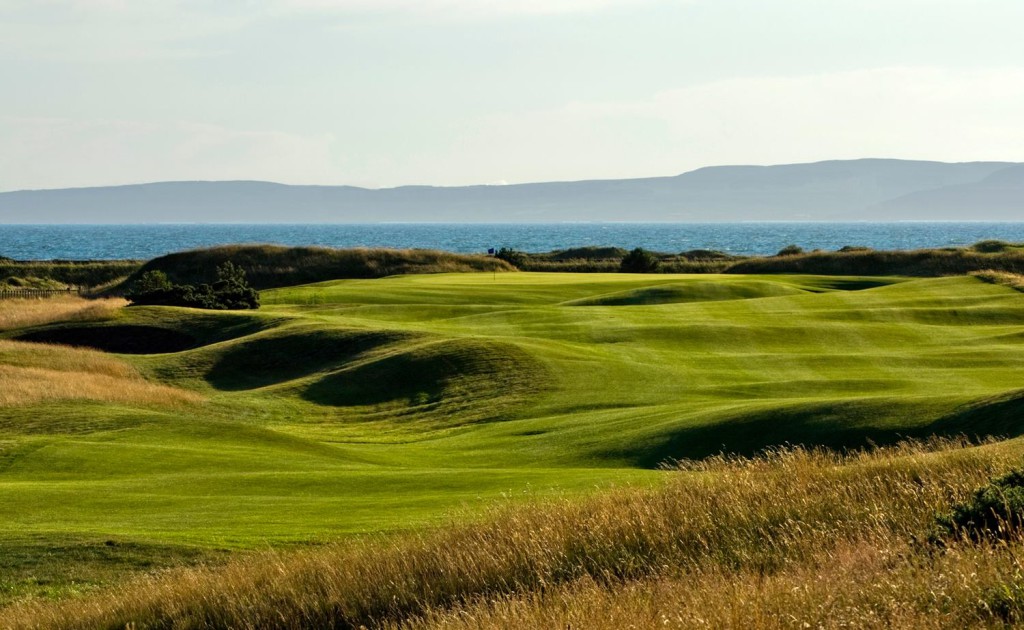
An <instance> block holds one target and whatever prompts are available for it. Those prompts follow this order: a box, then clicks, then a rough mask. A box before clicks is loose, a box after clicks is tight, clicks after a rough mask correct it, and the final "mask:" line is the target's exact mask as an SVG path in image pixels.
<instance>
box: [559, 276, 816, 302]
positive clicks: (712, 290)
mask: <svg viewBox="0 0 1024 630" xmlns="http://www.w3.org/2000/svg"><path fill="white" fill-rule="evenodd" d="M800 293H803V291H801V290H800V289H798V288H796V287H793V286H788V285H785V284H780V283H777V282H759V281H750V282H721V281H703V282H702V281H692V282H686V283H680V284H663V285H659V286H655V287H644V288H642V289H633V290H630V291H622V292H619V293H612V294H609V295H601V296H598V297H593V298H586V299H583V300H574V301H571V302H567V303H566V305H567V306H629V305H638V304H676V303H683V302H710V301H716V300H749V299H754V298H765V297H778V296H780V295H799V294H800Z"/></svg>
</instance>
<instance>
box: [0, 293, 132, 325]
mask: <svg viewBox="0 0 1024 630" xmlns="http://www.w3.org/2000/svg"><path fill="white" fill-rule="evenodd" d="M126 304H127V302H125V301H124V300H123V299H121V298H108V299H102V300H87V299H85V298H81V297H78V296H56V297H47V298H40V299H13V300H3V301H0V331H4V330H12V329H15V328H28V327H30V326H40V325H42V324H49V323H52V322H60V321H94V320H101V319H107V318H110V317H112V316H113V315H114V314H115V313H116V312H117V310H118V309H119V308H121V307H123V306H125V305H126Z"/></svg>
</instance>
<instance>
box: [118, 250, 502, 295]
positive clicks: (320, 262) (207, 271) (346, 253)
mask: <svg viewBox="0 0 1024 630" xmlns="http://www.w3.org/2000/svg"><path fill="white" fill-rule="evenodd" d="M226 262H231V263H233V264H234V265H236V266H238V267H240V268H241V269H242V270H243V271H244V272H245V277H246V279H247V280H248V282H249V284H251V285H252V286H253V287H256V288H257V289H268V288H272V287H284V286H290V285H296V284H308V283H311V282H320V281H323V280H336V279H339V278H381V277H384V276H392V275H399V274H410V273H442V272H467V271H512V270H514V268H513V267H511V266H510V265H509V264H508V263H506V262H504V261H501V260H498V259H496V258H491V257H487V256H468V255H462V254H451V253H448V252H439V251H433V250H422V249H403V250H398V249H330V248H326V247H282V246H277V245H230V246H224V247H213V248H209V249H196V250H192V251H187V252H179V253H175V254H168V255H166V256H161V257H159V258H154V259H153V260H150V261H149V262H147V263H146V264H145V265H143V266H142V267H141V268H140V269H138V270H137V271H136V272H135V273H133V274H132V276H131V277H130V278H129V279H128V281H127V282H126V283H125V286H130V285H131V283H132V282H133V281H134V280H135V279H136V278H139V277H141V275H142V274H143V273H145V272H147V271H162V272H164V273H165V274H167V277H168V278H169V279H170V281H171V282H173V283H174V284H193V285H199V284H210V283H212V282H214V281H215V280H216V279H217V278H216V269H217V267H219V266H221V265H223V264H224V263H226Z"/></svg>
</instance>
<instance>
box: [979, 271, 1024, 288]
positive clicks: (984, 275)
mask: <svg viewBox="0 0 1024 630" xmlns="http://www.w3.org/2000/svg"><path fill="white" fill-rule="evenodd" d="M970 275H972V276H974V277H975V278H978V279H979V280H984V281H985V282H988V283H989V284H1001V285H1003V286H1007V287H1010V288H1011V289H1017V290H1018V291H1024V275H1022V274H1019V273H1009V272H1006V271H993V270H992V269H984V270H982V271H975V272H973V273H971V274H970Z"/></svg>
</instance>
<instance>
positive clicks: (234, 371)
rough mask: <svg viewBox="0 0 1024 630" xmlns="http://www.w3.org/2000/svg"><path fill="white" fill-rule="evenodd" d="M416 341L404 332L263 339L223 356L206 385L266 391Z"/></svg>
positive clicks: (313, 332)
mask: <svg viewBox="0 0 1024 630" xmlns="http://www.w3.org/2000/svg"><path fill="white" fill-rule="evenodd" d="M412 337H414V335H411V334H408V333H401V332H389V331H372V332H367V331H359V330H330V329H328V330H324V329H310V330H302V329H300V330H287V331H283V332H281V333H272V334H267V335H262V336H257V337H253V338H250V339H247V340H244V341H242V342H241V343H238V344H233V345H232V346H231V347H230V348H228V349H226V350H224V351H223V352H222V353H218V355H217V356H216V359H215V360H214V362H213V364H212V366H211V367H210V369H209V371H208V372H207V373H206V380H207V381H209V382H210V384H212V385H213V386H214V387H216V388H218V389H223V390H228V391H235V390H246V389H255V388H258V387H265V386H268V385H274V384H277V383H283V382H286V381H290V380H294V379H298V378H303V377H306V376H309V375H312V374H316V373H317V372H322V371H324V370H327V369H337V368H341V367H343V366H344V365H346V364H347V363H350V362H352V361H353V360H355V359H356V358H357V357H359V356H361V355H363V354H365V353H367V352H369V351H371V350H374V349H377V348H381V347H383V346H386V345H388V344H393V343H398V342H401V341H405V340H407V339H409V338H412ZM296 357H302V360H301V361H296Z"/></svg>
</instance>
